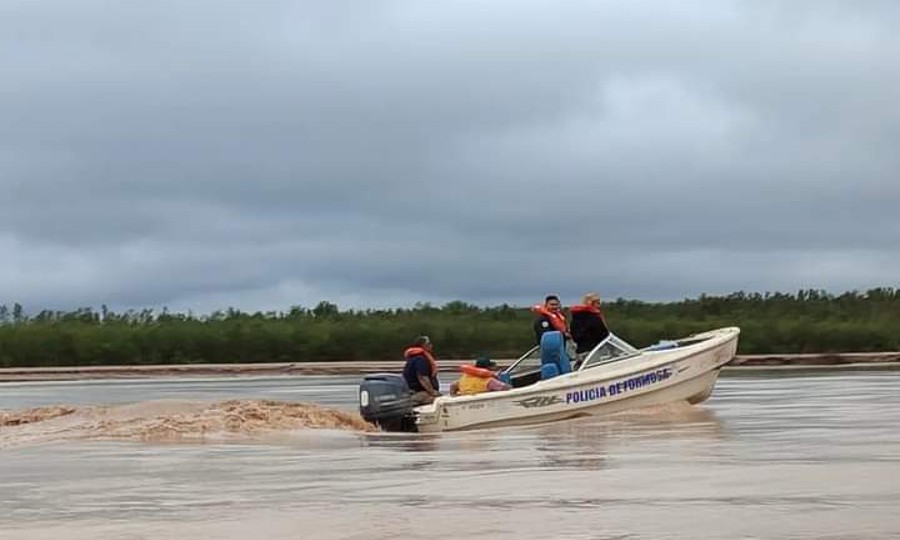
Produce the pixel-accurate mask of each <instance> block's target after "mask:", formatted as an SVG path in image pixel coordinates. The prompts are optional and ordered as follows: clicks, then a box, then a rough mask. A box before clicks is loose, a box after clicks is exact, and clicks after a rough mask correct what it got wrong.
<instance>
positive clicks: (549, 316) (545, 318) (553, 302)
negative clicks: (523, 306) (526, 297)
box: [531, 294, 569, 345]
mask: <svg viewBox="0 0 900 540" xmlns="http://www.w3.org/2000/svg"><path fill="white" fill-rule="evenodd" d="M560 305H561V303H560V301H559V297H558V296H556V295H555V294H550V295H547V297H546V298H544V305H543V306H534V307H532V308H531V311H533V312H535V313H536V314H537V316H538V317H537V319H535V321H534V325H533V327H534V338H535V340H536V342H537V344H538V345H540V344H541V336H542V335H544V332H552V331H554V330H556V331H558V332H562V333H563V335H564V336H566V338H568V337H569V330H568V328H566V316H565V315H563V312H562V311H561V310H560Z"/></svg>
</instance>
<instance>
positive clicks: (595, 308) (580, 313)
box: [570, 292, 609, 360]
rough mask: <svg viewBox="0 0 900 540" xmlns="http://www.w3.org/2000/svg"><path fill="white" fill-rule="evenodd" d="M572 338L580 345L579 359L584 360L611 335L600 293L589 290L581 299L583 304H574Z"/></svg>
mask: <svg viewBox="0 0 900 540" xmlns="http://www.w3.org/2000/svg"><path fill="white" fill-rule="evenodd" d="M570 311H571V313H572V339H574V340H575V343H576V344H577V345H578V348H577V349H576V350H575V353H576V354H577V357H578V359H579V360H583V359H584V357H585V356H587V353H589V352H591V350H593V349H594V347H596V346H597V345H599V344H600V342H601V341H603V340H604V339H606V337H607V336H608V335H609V329H608V328H607V326H606V318H605V317H604V316H603V311H602V310H601V309H600V295H598V294H597V293H595V292H589V293H587V294H585V295H584V297H583V298H582V299H581V305H578V306H572V307H571V308H570Z"/></svg>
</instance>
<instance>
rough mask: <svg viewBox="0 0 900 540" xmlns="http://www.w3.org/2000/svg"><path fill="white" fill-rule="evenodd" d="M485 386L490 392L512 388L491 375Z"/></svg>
mask: <svg viewBox="0 0 900 540" xmlns="http://www.w3.org/2000/svg"><path fill="white" fill-rule="evenodd" d="M487 388H488V391H490V392H496V391H498V390H509V389H510V388H512V386H510V385H508V384H506V383H505V382H503V381H501V380H500V379H495V378H493V377H491V378H490V379H489V380H488V383H487Z"/></svg>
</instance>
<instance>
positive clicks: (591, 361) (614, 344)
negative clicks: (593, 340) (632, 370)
mask: <svg viewBox="0 0 900 540" xmlns="http://www.w3.org/2000/svg"><path fill="white" fill-rule="evenodd" d="M637 352H638V350H637V349H635V348H634V347H632V346H631V345H629V344H628V343H627V342H626V341H625V340H623V339H621V338H619V337H618V336H616V335H615V334H610V335H609V336H608V337H607V338H606V339H604V340H603V341H601V342H600V343H599V344H598V345H597V346H596V347H594V349H593V350H592V351H591V352H590V353H588V355H587V357H586V358H585V359H584V362H582V363H581V366H580V367H579V368H578V369H579V371H581V370H584V369H588V368H592V367H596V366H598V365H601V364H606V363H609V362H615V361H616V360H621V359H623V358H626V357H629V356H633V355H634V354H636V353H637Z"/></svg>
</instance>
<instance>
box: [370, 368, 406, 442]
mask: <svg viewBox="0 0 900 540" xmlns="http://www.w3.org/2000/svg"><path fill="white" fill-rule="evenodd" d="M359 414H360V415H361V416H362V417H363V419H365V420H366V421H367V422H370V423H372V424H375V425H377V426H379V427H380V428H381V429H383V430H385V431H416V420H415V413H414V412H413V403H412V392H411V391H410V390H409V386H408V385H407V384H406V380H404V379H403V377H402V376H401V375H397V374H394V373H376V374H373V375H367V376H366V377H365V378H364V379H363V381H362V383H360V385H359Z"/></svg>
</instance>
